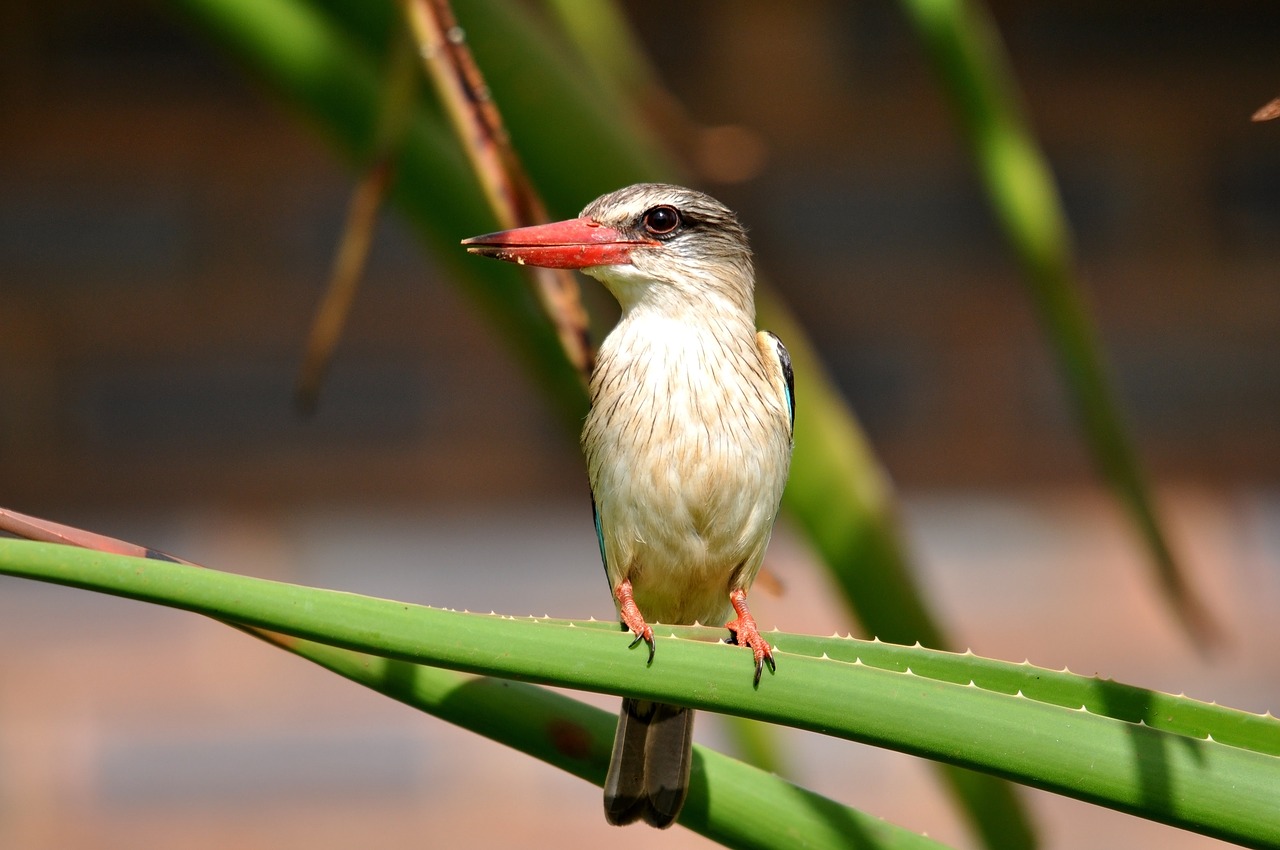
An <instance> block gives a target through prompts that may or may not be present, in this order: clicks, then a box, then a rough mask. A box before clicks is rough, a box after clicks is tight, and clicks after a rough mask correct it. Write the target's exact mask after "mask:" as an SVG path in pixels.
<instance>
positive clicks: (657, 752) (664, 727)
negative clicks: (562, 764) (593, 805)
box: [604, 697, 693, 829]
mask: <svg viewBox="0 0 1280 850" xmlns="http://www.w3.org/2000/svg"><path fill="white" fill-rule="evenodd" d="M692 761H693V711H691V710H690V709H687V708H680V707H679V706H675V705H667V704H666V703H661V702H650V701H649V700H638V699H630V698H625V697H624V698H623V700H622V711H621V712H619V714H618V731H617V733H616V734H615V735H614V738H613V758H611V759H610V761H609V775H608V776H607V777H606V779H605V782H604V817H605V820H607V821H609V823H611V824H613V825H614V826H622V825H623V824H628V823H633V822H635V821H637V820H643V821H644V822H645V823H647V824H649V825H650V826H656V827H658V828H659V829H661V828H663V827H667V826H670V825H671V824H672V823H673V822H674V821H675V819H676V816H677V815H679V814H680V809H681V807H683V806H684V798H685V797H686V796H688V794H689V767H690V765H691V763H692Z"/></svg>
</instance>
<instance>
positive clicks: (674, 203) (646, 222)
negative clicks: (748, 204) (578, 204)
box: [462, 183, 753, 285]
mask: <svg viewBox="0 0 1280 850" xmlns="http://www.w3.org/2000/svg"><path fill="white" fill-rule="evenodd" d="M462 244H463V245H464V246H465V247H466V249H467V250H468V251H469V252H471V253H473V254H480V255H482V256H486V257H494V258H496V259H499V260H506V261H507V262H513V263H522V264H524V263H527V264H529V265H534V266H545V267H548V268H566V269H582V270H584V271H587V273H588V274H592V275H593V276H595V277H600V278H601V279H602V280H605V282H606V283H607V282H608V280H607V279H606V278H608V277H609V276H610V275H609V273H607V272H604V271H595V270H596V269H599V268H600V267H607V266H632V267H634V269H635V272H638V273H640V274H642V275H644V276H647V277H648V278H650V279H652V280H655V281H658V282H663V283H674V282H676V281H678V280H700V279H705V278H706V277H707V276H708V274H709V273H711V272H715V271H717V270H718V271H719V273H720V276H721V277H723V276H724V275H725V274H726V273H727V274H732V275H734V276H735V277H738V278H741V279H745V280H746V282H747V283H748V285H749V283H750V281H751V279H752V277H753V275H752V270H751V249H750V247H749V246H748V243H747V234H746V230H745V229H744V228H743V227H742V225H741V224H740V223H739V222H738V219H737V216H735V215H734V214H733V212H732V211H731V210H730V209H729V208H728V207H726V206H725V205H724V204H722V203H720V202H719V201H717V200H715V199H714V198H712V197H711V196H709V195H705V194H703V193H702V192H698V191H695V190H693V189H686V188H684V187H682V186H673V185H670V184H666V183H637V184H636V185H634V186H627V187H626V188H623V189H619V190H618V191H616V192H610V193H609V194H607V195H602V196H601V197H599V198H597V199H596V200H594V201H592V202H591V203H590V204H587V207H586V209H584V210H583V211H582V213H581V215H579V216H578V218H575V219H569V220H567V221H559V222H555V223H553V224H540V225H535V226H533V227H521V228H517V229H515V230H505V231H501V232H499V233H490V234H486V235H484V236H475V237H472V238H471V239H465V240H463V242H462ZM620 271H621V270H620ZM628 273H630V272H628Z"/></svg>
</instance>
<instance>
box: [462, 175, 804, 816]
mask: <svg viewBox="0 0 1280 850" xmlns="http://www.w3.org/2000/svg"><path fill="white" fill-rule="evenodd" d="M462 244H463V245H465V246H466V249H467V250H468V251H470V252H471V253H473V254H480V255H482V256H487V257H494V258H497V259H500V260H506V261H508V262H514V263H521V264H529V265H534V266H544V267H548V268H564V269H579V270H581V271H582V272H583V273H585V274H587V275H590V276H591V277H594V278H596V279H597V280H599V281H600V282H601V283H603V284H604V285H605V287H606V288H608V290H609V291H610V292H611V293H612V294H613V296H614V297H615V298H616V299H617V300H618V303H619V304H620V305H621V307H622V315H621V317H620V318H619V320H618V323H617V325H616V326H615V327H614V328H613V330H612V331H610V333H609V334H608V336H607V337H606V338H605V340H604V342H603V344H602V345H601V347H600V351H599V355H598V358H597V360H596V365H595V369H594V370H593V372H592V375H591V410H590V413H588V415H587V419H586V424H585V427H584V428H583V431H582V449H583V453H584V454H585V456H586V462H587V473H588V478H589V480H590V484H591V495H592V499H591V503H592V511H593V513H594V518H595V528H596V536H597V538H598V540H599V543H600V556H601V558H602V560H603V561H604V568H605V573H606V575H607V576H608V579H609V586H610V589H611V590H612V591H613V596H614V599H615V601H616V604H617V610H618V616H619V619H620V620H621V623H622V628H623V629H624V630H630V631H631V632H632V633H634V635H635V640H634V641H633V642H632V646H633V647H634V646H636V645H637V644H639V643H640V642H641V641H643V642H644V643H645V644H647V647H648V660H649V663H650V664H652V663H653V658H654V650H655V643H654V637H653V628H652V627H651V626H650V625H649V623H648V622H646V617H647V618H650V619H651V620H653V621H655V622H662V623H667V624H691V623H695V622H700V623H711V622H724V621H725V619H726V618H728V617H729V616H731V615H732V616H733V619H732V620H731V621H729V622H727V623H725V625H726V626H727V627H728V629H729V630H730V639H731V641H732V642H736V643H737V644H738V645H739V646H742V647H747V648H749V649H750V650H751V651H752V654H753V657H754V660H755V685H756V686H759V683H760V675H761V672H762V670H763V668H764V666H765V665H768V667H769V669H770V671H771V672H772V671H774V670H775V664H774V659H773V652H772V649H771V648H770V646H769V643H768V641H767V640H766V639H765V638H764V637H763V636H762V635H761V634H760V632H759V629H758V628H757V626H756V622H755V619H754V618H753V617H752V616H751V612H750V610H749V609H748V608H747V590H748V589H749V588H750V587H751V583H752V581H753V580H754V579H755V577H756V573H757V572H758V571H759V569H760V563H761V561H762V560H763V559H764V553H765V548H766V547H767V546H768V544H769V537H770V535H771V533H772V530H773V524H774V520H775V518H776V516H777V513H778V504H779V501H780V499H781V498H782V490H783V487H784V486H785V484H786V481H787V473H788V470H789V468H790V464H791V449H792V440H793V437H792V433H793V426H794V423H795V393H794V388H793V383H792V373H791V358H790V355H788V353H787V350H786V348H785V347H783V345H782V342H781V341H780V340H779V339H778V338H777V337H776V336H774V335H773V334H771V333H769V332H767V331H760V332H757V330H756V325H755V302H754V289H755V273H754V270H753V266H752V262H751V248H750V245H749V244H748V242H747V234H746V230H745V229H744V228H743V226H742V225H741V224H740V223H739V222H738V218H737V216H736V215H734V213H733V212H732V211H730V210H729V209H728V208H727V207H725V206H724V205H723V204H722V203H720V202H719V201H717V200H715V199H714V198H711V197H709V196H708V195H705V194H703V193H701V192H697V191H694V190H692V189H686V188H683V187H681V186H672V185H667V184H659V183H641V184H637V185H634V186H628V187H626V188H624V189H619V190H618V191H616V192H612V193H610V194H607V195H603V196H601V197H599V198H597V199H596V200H594V201H592V202H591V203H590V204H588V205H587V207H586V209H584V210H583V211H582V213H581V215H579V216H578V217H577V218H575V219H570V220H568V221H561V222H556V223H553V224H543V225H536V226H533V227H522V228H517V229H515V230H507V231H503V232H500V233H491V234H488V235H485V236H476V237H474V238H471V239H467V240H464V241H463V243H462ZM692 734H693V711H692V710H690V709H688V708H684V707H681V706H673V705H666V704H663V703H658V702H653V701H651V700H643V699H633V698H630V697H627V698H624V699H623V700H622V710H621V712H620V714H619V718H618V730H617V733H616V735H615V736H614V744H613V754H612V758H611V759H610V765H609V772H608V775H607V778H606V781H605V787H604V805H605V818H606V819H607V820H608V821H609V822H610V823H612V824H617V825H621V824H626V823H632V822H634V821H636V820H644V821H645V822H646V823H649V824H650V825H652V826H656V827H659V828H661V827H666V826H669V825H670V824H671V823H672V822H674V821H675V819H676V817H677V816H678V815H679V813H680V808H681V806H683V804H684V800H685V796H686V795H687V793H688V790H689V768H690V764H691V761H692V753H691V747H692Z"/></svg>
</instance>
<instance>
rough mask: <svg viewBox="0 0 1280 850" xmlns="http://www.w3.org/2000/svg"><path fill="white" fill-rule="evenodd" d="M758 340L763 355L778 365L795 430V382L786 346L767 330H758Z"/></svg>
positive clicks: (792, 427)
mask: <svg viewBox="0 0 1280 850" xmlns="http://www.w3.org/2000/svg"><path fill="white" fill-rule="evenodd" d="M757 339H758V340H759V342H760V350H761V352H763V353H764V355H765V357H768V358H771V359H772V360H773V362H775V363H776V364H777V366H778V371H780V372H781V373H782V380H783V383H784V384H785V386H786V393H787V412H788V413H789V414H790V415H791V430H792V431H795V427H796V382H795V377H794V376H793V374H792V372H791V354H790V353H789V352H788V351H787V347H786V346H785V345H783V344H782V340H780V339H778V337H777V336H776V335H774V334H772V333H770V332H769V331H760V333H759V334H758V335H757Z"/></svg>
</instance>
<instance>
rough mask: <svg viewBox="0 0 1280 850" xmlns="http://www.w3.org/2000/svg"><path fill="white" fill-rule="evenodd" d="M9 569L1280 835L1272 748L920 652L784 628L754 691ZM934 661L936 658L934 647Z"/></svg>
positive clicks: (358, 616)
mask: <svg viewBox="0 0 1280 850" xmlns="http://www.w3.org/2000/svg"><path fill="white" fill-rule="evenodd" d="M0 573H7V574H10V575H21V576H26V577H29V578H37V579H40V580H43V581H52V582H56V583H59V584H65V585H69V586H73V587H81V588H87V589H93V590H99V591H103V592H107V593H112V594H115V595H119V596H125V597H128V598H132V599H139V600H143V601H148V602H155V603H160V604H165V605H170V606H173V607H177V608H181V609H184V610H189V611H194V612H197V613H201V614H207V615H209V616H213V617H216V618H218V619H221V620H228V621H233V622H238V623H243V624H245V625H249V626H254V627H257V628H263V629H268V630H271V631H277V632H281V633H284V634H288V635H292V636H294V637H300V638H304V639H307V640H314V641H318V642H321V643H326V644H330V645H333V646H338V647H342V648H345V649H350V650H356V651H360V652H370V653H373V654H376V655H380V656H383V657H387V658H393V659H398V660H401V661H410V662H414V663H418V664H429V665H433V666H440V667H446V668H449V669H454V670H459V671H463V672H469V673H477V674H483V675H497V676H502V677H506V678H513V679H518V680H523V681H529V682H538V683H543V684H553V685H559V686H564V687H572V688H579V689H584V690H591V691H598V692H605V693H612V694H619V695H624V696H635V697H643V698H649V699H658V700H662V701H664V702H673V703H677V704H681V705H687V706H690V707H693V708H700V709H709V710H712V711H719V712H723V713H728V714H735V715H739V716H742V717H750V718H754V719H757V720H764V721H768V722H771V723H782V724H785V725H790V726H795V727H796V728H800V729H808V730H811V731H815V732H821V733H823V734H828V735H836V736H839V737H843V738H848V739H850V740H854V741H862V742H866V743H871V744H876V745H880V746H886V747H890V748H893V749H897V750H901V751H903V752H907V753H912V754H915V755H920V756H925V757H928V758H933V759H938V760H942V761H946V762H948V763H951V764H957V765H961V766H964V767H969V768H975V769H978V770H983V771H988V772H992V773H995V774H998V775H1001V776H1005V777H1008V778H1012V779H1016V780H1018V781H1020V782H1025V783H1027V784H1030V785H1034V786H1036V787H1039V788H1045V789H1048V790H1052V791H1056V792H1058V793H1063V794H1068V795H1070V796H1074V797H1078V798H1080V799H1083V800H1088V801H1092V802H1096V803H1100V804H1103V805H1107V806H1111V807H1113V808H1117V809H1120V810H1122V811H1128V812H1133V813H1135V814H1141V815H1142V816H1144V817H1147V818H1151V819H1154V820H1159V821H1163V822H1165V823H1169V824H1174V825H1177V826H1181V827H1185V828H1187V829H1193V830H1196V831H1200V832H1204V833H1205V834H1208V835H1213V836H1217V837H1220V838H1224V839H1227V840H1230V841H1236V842H1239V843H1243V844H1248V845H1252V846H1259V847H1263V846H1280V816H1277V813H1276V809H1275V800H1274V789H1275V788H1276V787H1280V758H1277V757H1276V756H1274V755H1270V754H1268V753H1265V752H1258V751H1255V750H1249V749H1245V748H1242V747H1238V746H1229V745H1226V744H1222V743H1220V742H1218V741H1216V740H1214V739H1213V738H1212V737H1209V738H1204V739H1201V738H1196V737H1191V736H1188V735H1181V734H1177V733H1174V732H1169V731H1166V730H1164V729H1158V728H1153V727H1151V726H1148V725H1146V724H1144V723H1134V722H1131V721H1128V720H1125V719H1118V718H1116V717H1111V716H1106V715H1099V714H1095V713H1093V712H1091V711H1089V710H1087V709H1084V708H1079V709H1077V708H1065V707H1063V706H1061V705H1054V704H1051V703H1048V702H1042V701H1040V700H1038V699H1033V698H1031V697H1029V696H1028V695H1026V694H1025V693H1014V694H1008V693H1001V692H997V691H993V690H987V689H985V688H983V687H978V686H977V683H976V681H975V682H974V683H972V684H958V683H956V682H955V681H947V680H943V679H939V678H930V677H926V676H923V675H919V674H917V673H916V672H915V670H914V666H909V667H908V668H906V669H904V670H902V671H898V670H891V669H883V668H879V667H873V666H871V665H869V664H865V663H861V662H860V661H857V660H855V661H853V662H849V661H837V660H835V659H834V658H833V657H831V656H832V653H831V652H826V651H824V655H823V656H821V657H813V656H812V655H805V654H799V653H789V652H787V651H785V646H786V644H787V643H788V641H790V640H791V636H788V635H783V634H777V635H775V636H774V640H775V642H776V644H777V645H778V652H777V658H778V662H779V670H780V672H779V674H778V675H773V676H770V677H768V678H767V679H766V681H764V682H762V683H761V684H760V686H759V687H758V688H756V687H753V686H752V677H751V675H750V673H751V660H750V658H748V657H746V655H745V654H744V653H742V652H741V651H739V650H738V649H737V648H736V647H731V646H726V645H724V644H722V643H718V642H717V643H706V642H703V641H698V640H686V639H680V638H677V637H675V636H673V635H672V636H668V635H667V634H666V633H665V630H661V629H660V630H658V633H659V635H660V637H659V638H658V656H657V657H658V661H656V662H655V663H654V664H653V665H652V666H648V665H645V664H644V663H643V659H644V655H643V653H641V652H629V651H627V649H626V646H627V644H628V643H629V637H628V636H627V635H624V634H620V633H616V632H615V633H614V634H612V635H610V634H608V633H602V632H600V631H599V630H596V629H592V628H580V627H578V626H576V625H573V624H568V625H565V624H560V623H554V622H547V621H539V620H517V619H510V618H504V617H497V616H480V615H472V614H459V613H456V612H448V611H441V610H438V609H433V608H425V607H422V606H416V605H408V604H405V603H399V602H392V601H388V600H380V599H372V598H369V597H364V596H357V595H355V594H350V593H339V592H336V591H330V590H318V589H314V588H306V587H299V586H296V585H290V584H284V583H281V582H272V581H266V580H263V579H255V578H249V577H246V576H240V575H234V574H230V573H220V572H216V571H213V570H201V569H192V568H190V567H187V566H184V565H181V564H174V563H169V562H163V561H153V560H145V559H139V558H131V557H125V556H120V555H107V554H103V553H98V552H92V551H88V550H82V549H76V548H72V547H66V546H58V545H54V544H45V543H31V542H26V541H0ZM807 640H809V641H813V640H815V639H813V638H809V639H807ZM832 640H834V641H836V642H837V643H840V644H843V643H844V642H843V641H841V640H840V639H832ZM833 648H834V647H833ZM912 651H913V650H911V649H904V652H907V653H908V654H909V653H910V652H912ZM915 651H919V652H922V653H924V652H925V651H923V650H915ZM955 657H957V658H964V657H965V656H955ZM930 659H931V660H932V663H934V664H937V663H940V662H939V659H938V658H937V657H936V655H934V656H930ZM739 662H740V663H739ZM988 663H992V664H995V663H996V662H988ZM925 666H926V664H925V659H924V658H922V659H921V667H922V668H923V667H925ZM1009 666H1010V667H1013V668H1017V667H1018V666H1019V665H1009ZM784 674H785V675H784ZM961 675H963V674H961ZM953 678H954V677H953ZM1220 710H1221V711H1223V712H1228V711H1229V710H1227V709H1220ZM1270 722H1272V723H1274V722H1275V721H1274V720H1271V721H1270Z"/></svg>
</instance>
